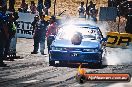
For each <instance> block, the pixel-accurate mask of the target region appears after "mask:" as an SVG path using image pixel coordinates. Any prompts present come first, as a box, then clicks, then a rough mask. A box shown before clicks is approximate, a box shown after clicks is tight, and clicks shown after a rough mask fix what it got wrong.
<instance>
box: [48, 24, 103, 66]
mask: <svg viewBox="0 0 132 87" xmlns="http://www.w3.org/2000/svg"><path fill="white" fill-rule="evenodd" d="M102 39H103V35H102V33H101V31H100V29H99V27H96V26H92V25H89V24H74V25H66V26H63V27H61V28H60V30H59V31H58V34H57V35H56V37H55V40H54V41H53V42H52V44H51V46H50V47H51V49H50V52H49V64H50V66H54V65H55V61H59V63H64V62H73V63H74V62H78V63H89V64H97V65H99V66H100V65H102V61H103V50H104V48H105V47H104V45H103V41H102Z"/></svg>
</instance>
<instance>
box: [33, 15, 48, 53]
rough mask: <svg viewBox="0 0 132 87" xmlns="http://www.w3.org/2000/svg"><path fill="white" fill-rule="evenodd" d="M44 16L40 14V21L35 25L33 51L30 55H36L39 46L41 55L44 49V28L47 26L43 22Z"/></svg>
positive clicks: (46, 23)
mask: <svg viewBox="0 0 132 87" xmlns="http://www.w3.org/2000/svg"><path fill="white" fill-rule="evenodd" d="M44 17H45V15H43V14H41V15H40V19H39V20H38V21H37V22H36V24H35V30H34V31H35V32H34V36H33V38H34V50H33V52H31V54H37V53H38V48H39V44H40V52H41V54H42V55H45V54H44V49H45V35H46V28H47V25H48V22H46V21H45V20H44Z"/></svg>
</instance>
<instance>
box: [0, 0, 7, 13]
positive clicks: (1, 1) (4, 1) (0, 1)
mask: <svg viewBox="0 0 132 87" xmlns="http://www.w3.org/2000/svg"><path fill="white" fill-rule="evenodd" d="M0 6H1V7H2V8H3V10H5V11H6V10H7V0H0Z"/></svg>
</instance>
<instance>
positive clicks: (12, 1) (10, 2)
mask: <svg viewBox="0 0 132 87" xmlns="http://www.w3.org/2000/svg"><path fill="white" fill-rule="evenodd" d="M14 5H15V0H9V11H12V12H14V11H15V8H14Z"/></svg>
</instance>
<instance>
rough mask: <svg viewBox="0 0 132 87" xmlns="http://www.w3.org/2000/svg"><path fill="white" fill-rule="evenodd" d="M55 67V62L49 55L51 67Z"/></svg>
mask: <svg viewBox="0 0 132 87" xmlns="http://www.w3.org/2000/svg"><path fill="white" fill-rule="evenodd" d="M54 65H55V61H53V60H51V59H50V54H49V66H54Z"/></svg>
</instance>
